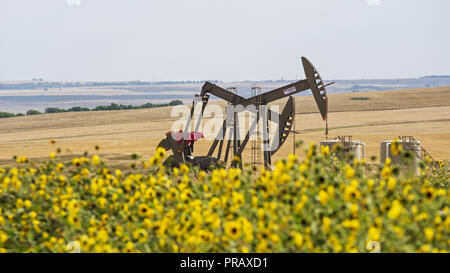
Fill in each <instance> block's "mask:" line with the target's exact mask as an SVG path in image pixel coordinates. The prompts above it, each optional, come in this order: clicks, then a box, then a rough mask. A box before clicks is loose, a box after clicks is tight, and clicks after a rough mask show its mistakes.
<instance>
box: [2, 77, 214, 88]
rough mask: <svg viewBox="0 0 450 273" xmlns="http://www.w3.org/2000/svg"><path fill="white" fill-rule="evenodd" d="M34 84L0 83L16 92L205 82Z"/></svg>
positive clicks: (43, 82) (35, 82) (39, 81)
mask: <svg viewBox="0 0 450 273" xmlns="http://www.w3.org/2000/svg"><path fill="white" fill-rule="evenodd" d="M33 80H34V81H32V82H20V83H0V90H16V89H44V90H48V89H49V88H73V87H90V86H94V87H102V86H114V87H117V86H127V85H138V86H143V85H163V84H188V83H202V82H205V81H160V82H146V81H126V82H47V81H43V80H42V79H33ZM210 82H213V83H219V82H220V81H217V80H210Z"/></svg>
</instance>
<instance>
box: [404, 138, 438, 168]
mask: <svg viewBox="0 0 450 273" xmlns="http://www.w3.org/2000/svg"><path fill="white" fill-rule="evenodd" d="M398 138H399V139H400V140H401V141H402V142H411V143H413V144H414V145H411V146H412V147H413V149H412V150H413V151H414V152H416V155H419V159H421V160H425V159H426V158H429V159H430V160H431V162H435V160H434V159H433V157H432V156H431V155H430V153H428V152H427V150H425V149H424V148H423V147H422V145H421V144H420V143H419V142H418V141H417V140H416V139H415V138H414V137H413V136H399V137H398ZM417 147H420V148H419V149H417Z"/></svg>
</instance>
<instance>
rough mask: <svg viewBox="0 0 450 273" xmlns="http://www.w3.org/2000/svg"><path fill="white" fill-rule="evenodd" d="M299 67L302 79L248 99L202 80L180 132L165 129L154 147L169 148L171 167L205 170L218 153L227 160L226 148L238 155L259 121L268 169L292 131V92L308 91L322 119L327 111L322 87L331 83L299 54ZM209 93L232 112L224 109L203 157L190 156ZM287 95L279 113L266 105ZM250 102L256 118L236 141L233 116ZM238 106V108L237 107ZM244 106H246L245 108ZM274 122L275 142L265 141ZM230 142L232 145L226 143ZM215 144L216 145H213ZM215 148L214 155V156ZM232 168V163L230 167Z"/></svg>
mask: <svg viewBox="0 0 450 273" xmlns="http://www.w3.org/2000/svg"><path fill="white" fill-rule="evenodd" d="M302 63H303V69H304V71H305V76H306V79H304V80H300V81H297V82H294V83H291V84H288V85H286V86H282V87H280V88H277V89H274V90H272V91H268V92H265V93H262V94H261V93H260V92H259V93H257V94H255V93H254V94H253V95H254V96H252V97H250V98H244V97H242V96H240V95H238V94H237V92H233V91H232V90H227V89H224V88H222V87H220V86H217V85H215V84H213V83H211V82H206V83H205V84H204V85H203V87H202V90H201V92H200V94H196V95H195V97H194V100H193V103H192V107H191V111H190V115H189V116H188V119H187V123H186V126H185V130H184V131H180V132H168V133H166V138H165V139H163V140H162V141H161V142H160V143H159V144H158V147H163V148H164V149H166V150H172V153H173V155H171V156H170V157H169V158H168V162H169V164H170V165H171V166H174V165H179V164H181V163H190V164H192V165H196V166H199V167H200V168H201V169H207V168H209V167H210V166H217V165H218V164H219V162H221V161H222V159H221V158H222V154H223V155H224V158H223V161H224V162H228V158H229V155H230V150H231V146H232V153H233V158H236V157H237V158H239V159H241V158H242V153H243V151H244V149H245V147H246V146H247V144H248V142H249V140H250V137H251V136H252V134H253V133H254V131H255V128H256V127H257V126H258V125H259V123H260V122H262V126H261V128H262V131H263V132H262V135H263V144H264V147H266V148H264V149H263V153H264V166H265V167H267V168H270V165H271V163H272V162H271V158H272V156H273V155H274V154H275V153H276V152H277V151H278V150H279V149H280V147H281V146H282V145H283V144H284V142H285V141H286V139H287V138H288V136H289V134H290V133H291V132H292V127H293V122H294V118H295V110H294V109H295V108H294V99H293V97H292V96H293V95H295V94H297V93H300V92H303V91H307V90H311V92H312V94H313V96H314V99H315V101H316V104H317V107H318V108H319V112H320V114H321V116H322V118H323V120H324V121H326V120H327V114H328V98H327V92H326V87H327V86H328V85H331V84H333V83H328V84H325V83H324V81H323V79H322V77H321V76H320V74H319V72H318V71H317V69H316V68H315V67H314V66H313V65H312V63H311V62H310V61H309V60H308V59H307V58H306V57H302ZM210 95H213V96H216V97H218V98H220V99H223V100H225V101H226V102H228V106H232V108H231V109H234V111H231V112H230V111H227V114H226V118H225V119H224V120H223V124H222V127H221V129H220V131H219V133H218V134H217V137H216V138H215V140H214V142H213V144H212V146H211V148H210V149H209V152H208V154H207V155H206V156H196V157H194V156H193V151H194V143H195V142H196V141H197V140H200V139H202V138H203V134H202V133H200V132H198V130H199V127H200V124H201V120H202V118H203V113H204V110H205V108H206V105H207V104H208V101H209V97H210ZM286 97H288V100H287V103H286V104H285V106H284V108H283V110H282V112H281V114H279V113H276V112H274V111H272V110H270V109H268V108H267V105H268V104H269V103H271V102H274V101H276V100H279V99H283V98H286ZM198 103H201V113H200V115H199V116H198V120H197V123H196V126H195V131H192V132H189V130H190V128H191V122H192V119H193V116H194V109H195V108H196V106H197V104H198ZM249 105H254V107H253V108H252V109H254V114H255V116H256V118H255V119H254V120H253V122H252V123H251V124H250V128H249V130H248V131H247V133H246V135H245V138H244V139H243V140H242V142H241V140H240V137H239V135H240V134H239V133H238V132H239V119H238V118H237V115H238V113H239V111H243V110H244V109H248V107H247V106H249ZM237 106H240V107H237ZM246 107H247V108H246ZM271 121H274V122H276V123H277V126H276V131H275V134H274V136H275V137H274V138H276V141H274V140H272V141H270V140H269V137H268V135H269V132H268V130H269V129H268V128H269V122H271ZM227 130H228V132H229V135H228V139H227V140H226V142H227V143H226V148H225V151H224V153H222V152H223V148H224V142H225V135H226V132H227ZM325 134H326V135H327V134H328V125H327V126H326V133H325ZM231 143H232V145H230V144H231ZM217 146H219V147H217ZM216 149H217V154H216V155H215V156H214V154H215V151H216ZM234 167H236V166H234Z"/></svg>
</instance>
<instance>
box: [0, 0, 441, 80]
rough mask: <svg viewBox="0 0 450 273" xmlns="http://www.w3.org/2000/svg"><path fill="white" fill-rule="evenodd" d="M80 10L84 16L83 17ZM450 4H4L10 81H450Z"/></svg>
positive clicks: (0, 1)
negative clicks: (313, 77) (307, 64)
mask: <svg viewBox="0 0 450 273" xmlns="http://www.w3.org/2000/svg"><path fill="white" fill-rule="evenodd" d="M78 2H79V5H78ZM449 11H450V1H449V0H0V81H7V80H29V79H31V78H35V77H42V78H44V79H46V80H68V81H72V80H76V81H83V80H88V81H122V80H150V81H151V80H156V81H162V80H206V79H210V80H211V79H216V80H224V81H232V80H246V79H252V80H265V79H280V78H281V77H284V78H285V79H295V78H296V75H298V76H299V77H301V78H302V77H303V71H302V69H301V67H300V65H301V61H300V57H301V56H307V57H308V58H309V59H310V60H311V61H312V63H313V64H315V66H316V67H317V68H318V70H319V71H320V73H321V74H322V76H324V78H327V79H359V78H399V77H419V76H422V75H432V74H437V75H442V74H450V16H449Z"/></svg>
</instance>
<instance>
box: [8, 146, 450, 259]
mask: <svg viewBox="0 0 450 273" xmlns="http://www.w3.org/2000/svg"><path fill="white" fill-rule="evenodd" d="M304 150H305V153H306V157H305V159H304V160H300V159H299V158H298V157H296V156H294V155H290V156H289V157H288V158H286V159H284V160H280V161H278V162H277V163H276V165H275V166H273V169H272V170H271V171H269V170H265V169H264V168H256V167H252V166H245V167H244V168H242V169H233V168H230V169H228V170H227V169H215V170H211V171H208V172H205V171H200V170H198V169H196V168H192V167H189V166H187V165H181V166H180V167H179V168H173V169H169V168H167V167H164V165H163V164H162V163H163V161H164V158H165V157H166V153H165V151H164V150H163V149H158V150H157V151H156V153H155V155H154V156H153V157H151V158H150V160H145V161H144V160H142V161H141V162H138V163H137V164H140V166H141V165H142V168H140V169H135V170H134V171H133V170H119V169H109V168H108V167H107V165H106V164H105V163H104V162H103V160H102V159H101V158H100V157H99V156H98V155H94V156H92V157H90V156H89V157H88V156H84V157H77V158H73V159H72V160H71V161H67V160H66V161H63V160H59V157H58V156H55V154H53V153H52V154H51V156H50V159H49V160H47V161H45V162H43V163H39V164H37V163H33V162H32V161H31V160H29V159H27V158H26V157H19V158H17V163H18V164H17V166H15V167H14V166H12V167H6V166H5V167H1V168H0V252H71V251H74V249H76V248H78V251H80V252H372V251H381V252H447V251H449V250H450V235H449V234H450V208H449V199H450V192H449V190H448V186H449V181H450V175H449V168H448V165H447V163H445V162H440V163H437V164H431V163H428V162H421V163H420V166H419V168H418V171H417V170H415V169H414V170H411V169H405V168H399V167H397V166H393V165H392V164H391V162H390V160H387V161H386V162H385V163H384V164H382V165H380V164H376V163H375V162H365V161H364V160H363V161H358V160H347V161H340V160H337V159H336V158H335V157H334V156H333V152H331V154H330V151H329V150H328V148H325V147H320V148H319V147H317V145H315V144H314V143H311V144H310V145H309V146H308V147H305V148H304ZM138 160H139V159H138ZM235 160H237V161H239V158H236V159H235Z"/></svg>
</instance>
